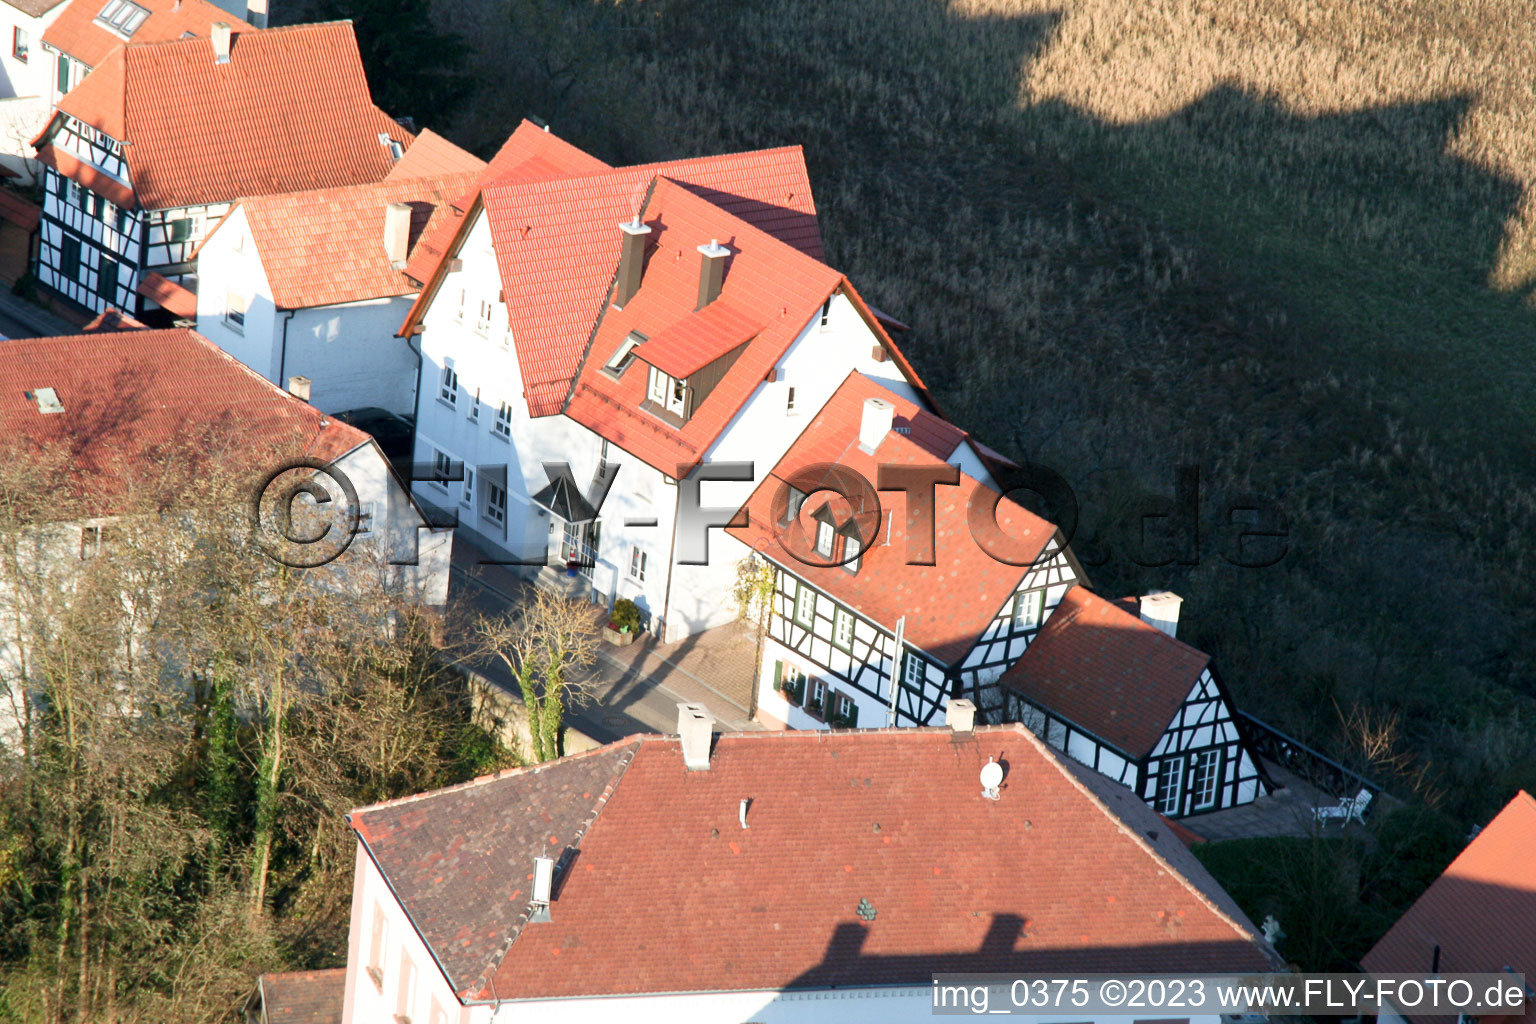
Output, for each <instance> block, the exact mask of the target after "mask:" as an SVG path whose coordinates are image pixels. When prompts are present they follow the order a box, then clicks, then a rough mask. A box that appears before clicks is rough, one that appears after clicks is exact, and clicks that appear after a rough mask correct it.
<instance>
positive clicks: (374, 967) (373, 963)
mask: <svg viewBox="0 0 1536 1024" xmlns="http://www.w3.org/2000/svg"><path fill="white" fill-rule="evenodd" d="M388 945H389V918H387V917H385V916H384V908H383V907H382V906H381V905H379V904H378V903H375V904H374V905H373V924H372V926H371V928H370V934H369V938H368V977H369V978H372V979H373V985H374V987H375V988H377V989H378V990H379V991H380V992H383V991H384V954H385V952H386V947H387V946H388Z"/></svg>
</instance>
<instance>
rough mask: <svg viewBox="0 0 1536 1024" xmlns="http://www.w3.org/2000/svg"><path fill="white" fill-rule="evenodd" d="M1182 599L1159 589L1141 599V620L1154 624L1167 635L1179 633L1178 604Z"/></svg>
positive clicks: (1181, 602)
mask: <svg viewBox="0 0 1536 1024" xmlns="http://www.w3.org/2000/svg"><path fill="white" fill-rule="evenodd" d="M1183 603H1184V599H1183V598H1182V597H1180V596H1179V595H1178V594H1175V593H1172V592H1170V591H1167V590H1159V591H1156V592H1154V593H1151V594H1148V595H1147V596H1146V597H1143V598H1142V599H1141V621H1143V622H1146V623H1149V624H1150V625H1153V626H1156V627H1157V628H1158V629H1160V630H1162V631H1163V632H1164V633H1167V634H1168V635H1169V636H1173V637H1176V636H1178V635H1179V605H1181V604H1183Z"/></svg>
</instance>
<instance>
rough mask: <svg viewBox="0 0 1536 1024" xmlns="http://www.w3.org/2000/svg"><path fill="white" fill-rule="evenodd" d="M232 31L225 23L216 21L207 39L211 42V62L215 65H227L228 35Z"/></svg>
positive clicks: (227, 23)
mask: <svg viewBox="0 0 1536 1024" xmlns="http://www.w3.org/2000/svg"><path fill="white" fill-rule="evenodd" d="M232 31H233V29H231V28H230V24H229V22H227V21H216V22H214V23H213V30H212V31H211V32H209V34H208V38H209V39H210V40H212V42H213V62H214V63H215V64H228V63H229V34H230V32H232Z"/></svg>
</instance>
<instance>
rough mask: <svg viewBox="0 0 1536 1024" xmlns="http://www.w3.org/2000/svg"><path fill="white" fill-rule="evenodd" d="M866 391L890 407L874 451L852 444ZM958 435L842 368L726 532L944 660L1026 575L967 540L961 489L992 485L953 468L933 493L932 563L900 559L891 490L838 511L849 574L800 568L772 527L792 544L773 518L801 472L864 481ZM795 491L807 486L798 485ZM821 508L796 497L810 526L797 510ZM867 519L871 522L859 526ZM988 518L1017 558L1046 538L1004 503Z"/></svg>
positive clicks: (981, 492) (960, 650) (971, 639)
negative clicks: (839, 471) (866, 504)
mask: <svg viewBox="0 0 1536 1024" xmlns="http://www.w3.org/2000/svg"><path fill="white" fill-rule="evenodd" d="M869 398H881V399H884V400H885V401H887V402H890V403H892V404H893V405H894V406H895V418H894V421H893V423H894V426H893V429H892V430H891V431H890V432H888V433H887V434H886V435H885V438H884V440H883V441H882V442H881V443H880V445H879V447H877V448H876V449H875V451H874V453H873V454H870V453H868V452H865V451H864V450H863V449H861V448H860V446H859V424H860V422H861V421H862V418H863V410H864V403H865V400H866V399H869ZM964 437H965V434H964V432H963V431H961V430H960V429H959V428H958V427H954V426H953V425H951V424H947V423H944V422H943V421H942V420H940V419H939V418H938V417H936V416H934V415H933V414H932V413H929V412H927V411H925V410H922V409H920V408H918V407H917V406H916V405H914V404H913V403H912V402H910V401H908V400H906V399H904V398H902V397H901V396H899V395H897V394H895V393H894V392H892V391H890V390H888V389H887V388H885V387H884V386H883V385H881V384H879V383H878V382H876V381H874V380H871V379H870V378H868V377H865V376H863V375H862V374H859V373H852V374H849V376H848V379H847V380H845V381H844V382H843V384H842V386H841V387H839V388H838V390H837V392H836V393H835V394H833V396H832V397H831V398H830V399H829V400H828V401H827V404H826V405H825V406H823V407H822V409H821V411H820V412H818V413H817V414H816V416H815V418H813V419H812V420H811V422H810V423H809V424H808V425H807V426H806V428H805V430H804V432H802V433H801V435H800V437H799V438H798V439H797V440H796V441H795V443H794V444H793V445H791V446H790V449H789V451H788V452H787V453H785V455H784V457H783V458H782V459H781V460H780V461H779V463H778V465H776V466H775V467H774V468H773V472H772V473H771V474H770V475H769V476H768V477H767V478H766V479H765V480H764V481H763V483H762V484H760V485H759V486H758V488H757V490H755V491H754V492H753V493H752V497H751V498H749V499H748V501H747V505H746V508H747V514H748V516H749V522H748V525H747V526H746V527H744V528H732V529H731V530H730V531H729V532H730V533H731V534H732V535H734V536H736V537H737V538H739V539H740V540H741V541H742V542H743V543H745V544H747V545H748V546H749V547H751V548H753V549H754V550H756V551H758V552H760V553H761V554H762V555H763V556H764V557H766V558H769V559H771V560H772V561H774V562H777V563H779V564H780V565H783V566H785V567H786V568H788V569H789V571H790V572H792V573H794V574H795V575H796V576H799V577H800V578H802V579H804V580H807V581H808V582H810V583H811V584H812V585H813V586H815V587H816V588H817V589H819V590H821V591H823V592H824V593H827V594H830V595H832V596H833V597H834V598H836V599H837V600H838V601H840V602H842V603H843V604H845V605H847V606H849V607H850V608H854V609H857V610H858V611H859V612H861V613H862V614H864V615H866V616H868V617H869V618H870V619H873V620H874V621H875V622H877V623H880V624H881V625H883V626H884V627H885V628H887V629H894V628H895V626H896V620H897V619H899V618H901V617H902V616H903V615H904V616H906V619H907V626H906V639H907V642H909V643H911V644H912V645H913V646H915V647H918V648H920V649H922V650H924V651H926V652H927V653H928V654H930V655H932V656H933V657H935V658H937V659H939V660H940V661H942V662H944V663H945V664H953V663H955V662H957V661H959V660H960V659H962V658H964V656H965V654H966V653H967V652H968V651H969V650H970V649H971V648H972V647H973V646H975V644H976V641H977V639H978V638H980V636H981V634H982V633H983V632H984V631H985V630H986V628H987V626H988V625H989V624H990V623H991V621H992V619H993V617H994V616H996V615H997V613H998V612H999V611H1000V610H1001V609H1002V607H1003V605H1004V604H1005V603H1007V601H1008V598H1009V595H1011V594H1012V593H1013V592H1014V591H1015V590H1016V589H1017V588H1018V584H1019V581H1020V579H1022V578H1023V576H1024V573H1025V572H1026V571H1027V567H1024V566H1015V565H1008V564H1006V563H1004V562H1000V561H998V560H996V559H994V558H993V557H992V556H991V555H989V554H988V553H987V552H986V551H985V550H984V549H983V548H982V547H981V546H980V545H979V544H978V543H977V541H976V538H975V537H974V536H973V535H972V532H971V529H970V523H969V520H968V518H967V507H968V504H969V502H970V501H971V499H972V496H973V495H974V496H976V498H977V500H978V501H980V500H982V499H988V500H990V496H991V495H993V494H994V493H995V492H992V491H991V490H990V489H989V488H987V487H986V486H985V485H984V484H982V483H980V482H979V481H977V480H975V479H973V478H972V477H970V476H968V475H966V474H964V473H962V474H960V483H959V485H958V486H944V485H938V486H936V487H935V488H934V552H933V554H934V561H935V564H934V565H911V564H908V562H909V555H908V550H907V547H908V539H907V530H906V522H907V503H906V496H905V494H903V493H902V492H900V491H883V492H880V495H879V507H878V508H877V509H874V510H870V509H856V510H848V513H846V514H853V515H854V516H855V517H856V518H857V519H859V520H860V523H859V530H860V533H862V534H863V535H864V536H865V537H866V538H867V539H868V544H867V546H866V550H865V551H864V553H863V555H862V558H861V562H860V566H859V571H858V572H857V573H850V572H848V571H847V570H846V569H844V568H843V567H841V566H836V565H834V566H825V567H823V566H819V565H814V564H806V561H805V560H804V558H802V557H801V556H800V555H797V554H796V553H795V552H794V551H792V550H791V549H790V548H789V547H786V542H785V540H783V539H781V534H782V535H783V536H784V537H785V538H789V539H790V543H791V546H793V537H794V536H795V535H796V533H795V532H794V531H790V530H788V529H786V528H784V527H781V526H778V525H777V524H778V523H779V522H780V521H781V520H782V519H783V517H784V514H785V511H786V510H785V505H784V502H785V499H786V496H787V493H788V492H787V486H786V485H787V484H788V482H789V481H790V480H792V479H796V478H797V477H798V476H800V475H801V474H803V473H805V472H807V471H808V470H810V468H811V467H819V466H824V465H836V466H840V467H842V468H843V469H845V470H852V471H854V472H857V473H859V474H860V475H861V476H863V478H864V479H865V480H867V481H869V483H870V486H871V487H873V486H874V485H875V484H876V483H877V482H878V480H879V467H880V466H881V465H885V464H898V465H910V466H941V465H944V464H945V462H946V460H947V459H948V458H949V456H950V455H951V454H952V453H953V452H954V450H955V448H956V446H957V445H958V444H959V443H960V442H961V441H963V439H964ZM819 476H820V471H818V477H819ZM801 482H802V483H804V482H806V481H804V480H802V481H801ZM801 490H803V491H806V492H807V493H810V489H809V488H807V487H802V488H801ZM820 505H821V501H820V500H808V501H806V503H805V507H804V508H803V509H802V512H801V519H802V523H807V522H809V520H808V517H809V516H810V515H811V514H812V513H814V512H816V511H817V510H818V508H819V507H820ZM835 512H836V513H837V517H838V519H839V524H838V525H839V527H841V526H843V525H845V522H844V521H845V519H846V514H845V512H844V510H842V509H836V510H835ZM871 517H874V518H873V521H872V522H866V520H869V519H870V518H871ZM997 519H998V523H999V525H1000V526H1002V528H1003V530H1004V533H1005V534H1006V535H1007V536H1008V537H1009V538H1011V539H1013V540H1014V541H1016V542H1017V543H1016V546H1017V548H1018V552H1017V553H1018V554H1019V555H1020V556H1023V553H1024V552H1025V551H1028V552H1031V554H1029V555H1028V556H1027V557H1030V558H1033V557H1037V556H1038V555H1039V554H1040V552H1041V551H1043V550H1044V549H1045V547H1046V545H1047V543H1048V542H1049V541H1050V540H1051V538H1052V537H1053V536H1054V534H1055V527H1053V526H1052V525H1051V524H1050V523H1047V522H1046V521H1045V520H1043V519H1041V518H1039V517H1038V516H1035V515H1033V514H1031V513H1030V512H1028V511H1027V510H1026V509H1024V508H1023V507H1022V506H1020V505H1017V504H1015V503H1014V502H1012V501H1010V500H1008V499H1006V498H1004V499H1002V500H1001V501H1000V502H998V504H997ZM871 526H873V530H872V531H871V528H870V527H871ZM805 533H806V537H807V539H806V544H805V545H802V546H800V548H799V551H800V552H801V553H802V554H803V556H804V557H807V558H808V557H813V556H811V555H810V552H809V549H808V543H809V534H810V530H809V528H807V529H806V531H805ZM871 533H872V534H873V535H872V536H871Z"/></svg>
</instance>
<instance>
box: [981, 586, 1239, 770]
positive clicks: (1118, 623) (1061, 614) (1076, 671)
mask: <svg viewBox="0 0 1536 1024" xmlns="http://www.w3.org/2000/svg"><path fill="white" fill-rule="evenodd" d="M1210 660H1211V659H1210V656H1209V655H1207V654H1204V653H1202V652H1200V651H1197V650H1195V649H1194V648H1193V647H1191V646H1189V645H1188V644H1186V643H1184V642H1183V641H1180V640H1176V639H1174V638H1173V637H1171V636H1169V635H1168V634H1167V633H1164V632H1163V631H1162V630H1160V629H1158V628H1157V627H1156V626H1153V625H1151V624H1149V623H1147V622H1145V621H1143V620H1142V618H1141V617H1140V616H1139V615H1133V614H1131V613H1130V612H1128V611H1126V610H1125V609H1124V608H1123V607H1120V606H1118V605H1117V603H1116V602H1113V601H1106V600H1105V599H1104V598H1102V597H1099V596H1098V595H1097V594H1095V593H1093V592H1092V591H1090V590H1088V589H1087V588H1086V587H1082V586H1076V587H1073V588H1072V589H1071V590H1069V591H1067V593H1066V596H1064V597H1063V598H1062V599H1061V603H1060V604H1059V605H1057V606H1056V610H1055V611H1054V612H1052V613H1051V617H1050V618H1049V619H1046V621H1045V625H1044V626H1042V627H1040V632H1039V634H1038V635H1037V636H1036V637H1035V640H1034V642H1033V643H1031V644H1030V645H1029V649H1028V650H1027V651H1025V652H1024V656H1023V657H1021V658H1020V659H1019V660H1018V661H1017V662H1015V663H1014V664H1013V666H1012V667H1011V668H1009V669H1008V671H1007V672H1005V673H1003V677H1002V682H1003V685H1005V686H1009V687H1012V688H1013V689H1015V690H1017V691H1018V692H1019V693H1021V694H1023V695H1024V696H1026V697H1028V698H1029V699H1030V700H1032V701H1034V702H1035V703H1036V704H1038V705H1040V706H1041V707H1043V708H1046V709H1049V710H1051V711H1054V712H1056V713H1057V714H1059V715H1061V716H1062V717H1064V718H1067V719H1069V720H1071V721H1072V722H1074V723H1076V724H1077V725H1080V726H1082V727H1083V728H1084V729H1086V730H1088V731H1089V732H1091V733H1093V734H1094V735H1095V736H1097V737H1098V738H1099V739H1101V740H1104V741H1105V742H1107V743H1111V744H1113V745H1114V746H1116V747H1119V748H1120V749H1121V750H1122V751H1124V752H1125V753H1127V754H1130V755H1131V756H1132V757H1143V756H1145V755H1147V754H1149V753H1151V752H1152V748H1153V747H1155V746H1157V741H1158V740H1159V739H1160V738H1161V737H1162V735H1163V733H1164V732H1165V731H1166V730H1167V728H1168V723H1169V722H1171V721H1173V716H1174V714H1175V712H1177V711H1178V710H1179V705H1181V704H1182V703H1183V702H1184V699H1185V698H1186V697H1188V696H1189V691H1190V690H1191V689H1193V688H1194V685H1195V683H1197V682H1199V680H1200V673H1201V672H1203V671H1204V670H1205V667H1206V665H1208V664H1209V663H1210Z"/></svg>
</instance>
